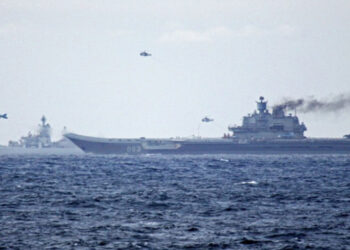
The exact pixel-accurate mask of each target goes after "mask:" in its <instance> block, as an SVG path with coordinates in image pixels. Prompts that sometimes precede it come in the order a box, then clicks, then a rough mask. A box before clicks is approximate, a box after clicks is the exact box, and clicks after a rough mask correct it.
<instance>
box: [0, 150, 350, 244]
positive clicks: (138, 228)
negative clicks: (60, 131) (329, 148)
mask: <svg viewBox="0 0 350 250" xmlns="http://www.w3.org/2000/svg"><path fill="white" fill-rule="evenodd" d="M0 226H1V227H0V248H1V249H16V248H17V249H102V248H103V249H118V248H119V249H186V248H194V249H221V248H227V249H305V248H309V249H349V247H350V156H345V155H340V156H339V155H334V156H297V155H295V156H293V155H291V156H201V157H199V156H196V157H191V156H188V157H175V156H170V157H161V156H143V157H132V156H130V157H117V156H113V157H105V156H88V155H85V156H84V155H83V156H46V157H45V156H22V157H20V156H0Z"/></svg>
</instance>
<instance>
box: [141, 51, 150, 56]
mask: <svg viewBox="0 0 350 250" xmlns="http://www.w3.org/2000/svg"><path fill="white" fill-rule="evenodd" d="M140 56H145V57H146V56H152V54H150V53H147V52H146V51H143V52H141V53H140Z"/></svg>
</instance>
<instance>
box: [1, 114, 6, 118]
mask: <svg viewBox="0 0 350 250" xmlns="http://www.w3.org/2000/svg"><path fill="white" fill-rule="evenodd" d="M1 118H2V119H8V117H7V114H3V115H0V119H1Z"/></svg>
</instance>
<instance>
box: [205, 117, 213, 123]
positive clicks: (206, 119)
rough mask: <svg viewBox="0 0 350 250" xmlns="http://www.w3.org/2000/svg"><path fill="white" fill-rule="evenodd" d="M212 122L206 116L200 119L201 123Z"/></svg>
mask: <svg viewBox="0 0 350 250" xmlns="http://www.w3.org/2000/svg"><path fill="white" fill-rule="evenodd" d="M212 121H214V119H211V118H209V117H208V116H206V117H204V118H203V119H202V122H212Z"/></svg>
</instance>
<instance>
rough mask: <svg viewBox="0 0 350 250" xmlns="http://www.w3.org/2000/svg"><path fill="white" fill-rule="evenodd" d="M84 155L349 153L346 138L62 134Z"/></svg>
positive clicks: (348, 144)
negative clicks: (257, 138) (127, 136)
mask: <svg viewBox="0 0 350 250" xmlns="http://www.w3.org/2000/svg"><path fill="white" fill-rule="evenodd" d="M65 137H66V138H68V139H69V140H71V141H72V142H73V143H74V144H75V145H77V146H78V147H79V148H80V149H82V150H83V151H84V152H86V153H95V154H289V153H293V154H349V153H350V140H349V139H321V138H320V139H311V138H309V139H271V140H259V141H256V140H252V141H247V140H236V139H233V138H226V139H224V138H216V139H214V138H213V139H204V138H203V139H199V138H194V139H145V138H140V139H106V138H97V137H89V136H82V135H77V134H72V133H70V134H66V135H65Z"/></svg>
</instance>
